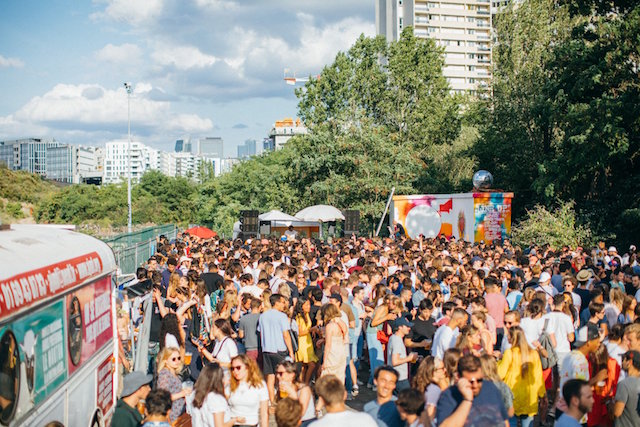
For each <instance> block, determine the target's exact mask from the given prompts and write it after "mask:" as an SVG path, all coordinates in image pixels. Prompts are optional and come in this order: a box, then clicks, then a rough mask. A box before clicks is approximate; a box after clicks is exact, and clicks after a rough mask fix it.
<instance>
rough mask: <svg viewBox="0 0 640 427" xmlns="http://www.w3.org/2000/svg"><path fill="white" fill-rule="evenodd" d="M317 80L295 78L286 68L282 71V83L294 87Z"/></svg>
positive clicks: (312, 77)
mask: <svg viewBox="0 0 640 427" xmlns="http://www.w3.org/2000/svg"><path fill="white" fill-rule="evenodd" d="M317 78H318V76H311V77H296V73H295V71H294V72H293V73H291V71H290V70H289V69H288V68H285V69H284V82H285V83H286V84H288V85H291V86H295V85H296V84H297V83H305V82H308V81H309V80H310V79H317Z"/></svg>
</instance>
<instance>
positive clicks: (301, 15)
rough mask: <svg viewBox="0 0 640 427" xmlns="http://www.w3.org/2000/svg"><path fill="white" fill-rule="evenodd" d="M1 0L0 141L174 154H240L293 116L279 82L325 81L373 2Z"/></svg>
mask: <svg viewBox="0 0 640 427" xmlns="http://www.w3.org/2000/svg"><path fill="white" fill-rule="evenodd" d="M33 6H34V5H33V3H31V2H3V4H2V6H1V7H0V11H1V12H2V14H1V15H0V16H1V18H0V23H2V25H0V40H1V41H0V90H1V91H2V93H3V97H2V98H0V140H8V139H18V138H30V137H33V138H55V139H56V140H57V141H59V142H61V143H66V144H85V145H104V144H105V143H106V142H109V141H113V140H121V139H126V137H127V94H126V91H125V89H124V86H123V83H124V82H130V83H131V84H132V86H133V94H132V97H131V134H132V139H134V140H138V141H141V142H143V143H144V144H147V145H150V146H151V147H153V148H155V149H158V150H164V151H173V150H174V147H175V142H176V140H179V139H187V138H191V139H199V138H205V137H221V138H222V139H223V140H224V141H225V147H224V150H225V152H229V153H236V152H237V146H238V145H242V144H243V143H244V141H246V140H248V139H255V140H257V141H261V140H262V139H263V138H265V137H267V136H268V134H269V132H270V130H271V128H272V127H273V124H274V123H275V122H276V121H277V120H281V119H283V118H284V117H296V113H297V99H296V97H295V95H294V88H293V87H291V86H289V85H286V84H285V83H284V81H283V71H284V69H285V68H288V69H289V70H291V71H292V72H296V74H297V75H298V76H304V75H315V74H318V73H319V72H320V71H321V70H322V68H323V67H324V66H325V65H327V64H330V63H331V62H332V61H333V59H334V57H335V55H336V53H337V52H338V51H340V50H346V49H348V48H349V47H350V46H351V45H352V44H353V43H354V42H355V40H356V39H357V37H358V36H359V35H360V34H362V33H364V34H365V35H367V36H372V35H375V25H374V23H375V12H374V4H373V2H372V1H371V0H324V1H307V2H299V1H294V0H278V1H270V2H263V1H256V0H242V1H240V0H238V1H232V0H191V1H178V0H95V1H87V0H85V1H81V2H70V1H64V0H51V1H47V2H38V3H37V7H33Z"/></svg>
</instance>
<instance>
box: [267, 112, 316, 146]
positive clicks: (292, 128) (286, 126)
mask: <svg viewBox="0 0 640 427" xmlns="http://www.w3.org/2000/svg"><path fill="white" fill-rule="evenodd" d="M306 133H307V128H306V127H305V126H304V125H303V124H302V121H301V120H300V119H295V121H294V120H293V119H292V118H290V117H287V118H285V119H283V120H277V121H276V122H275V123H274V124H273V127H272V128H271V132H269V138H270V139H271V140H272V143H270V144H269V146H270V147H273V148H272V150H279V149H281V148H282V147H283V146H284V144H286V142H287V141H288V140H289V139H291V137H292V136H294V135H304V134H306ZM265 149H266V144H265Z"/></svg>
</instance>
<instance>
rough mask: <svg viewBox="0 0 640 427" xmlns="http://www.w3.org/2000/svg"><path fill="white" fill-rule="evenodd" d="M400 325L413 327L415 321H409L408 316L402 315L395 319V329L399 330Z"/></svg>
mask: <svg viewBox="0 0 640 427" xmlns="http://www.w3.org/2000/svg"><path fill="white" fill-rule="evenodd" d="M400 326H408V327H410V328H411V327H413V323H412V322H409V321H408V320H407V318H406V317H404V316H400V317H398V318H397V319H396V320H394V321H393V330H397V329H398V328H399V327H400Z"/></svg>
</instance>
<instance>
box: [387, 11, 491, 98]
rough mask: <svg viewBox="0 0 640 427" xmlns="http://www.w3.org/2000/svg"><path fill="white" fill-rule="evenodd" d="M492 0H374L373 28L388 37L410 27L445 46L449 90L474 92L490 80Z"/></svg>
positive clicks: (481, 89) (394, 37)
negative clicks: (374, 16) (374, 19)
mask: <svg viewBox="0 0 640 427" xmlns="http://www.w3.org/2000/svg"><path fill="white" fill-rule="evenodd" d="M490 1H491V0H376V3H375V11H376V31H377V34H382V35H384V36H385V37H386V38H387V40H388V41H396V40H398V39H399V37H400V34H401V33H402V29H403V28H405V27H408V26H411V27H413V33H414V35H415V36H416V37H422V38H432V39H435V41H436V43H437V44H438V45H439V46H443V47H444V50H445V58H444V62H445V65H444V67H443V70H442V73H443V75H444V76H445V77H446V78H447V80H448V81H449V85H450V86H451V90H452V92H456V93H471V94H476V93H478V92H482V91H483V90H485V89H487V88H488V87H489V83H490V81H491V25H492V23H491V3H490Z"/></svg>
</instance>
